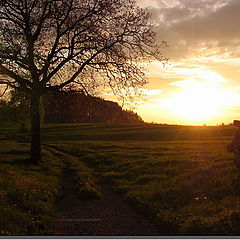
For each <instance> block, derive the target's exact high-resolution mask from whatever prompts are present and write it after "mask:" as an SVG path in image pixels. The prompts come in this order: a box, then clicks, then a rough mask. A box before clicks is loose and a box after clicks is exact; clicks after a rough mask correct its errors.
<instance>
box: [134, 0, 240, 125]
mask: <svg viewBox="0 0 240 240" xmlns="http://www.w3.org/2000/svg"><path fill="white" fill-rule="evenodd" d="M139 4H141V5H142V6H144V7H148V8H149V9H150V11H151V13H152V15H153V21H154V22H155V24H156V25H157V32H158V40H159V41H162V40H166V41H167V42H168V45H169V48H167V49H164V50H163V53H164V55H165V56H167V57H168V58H169V62H168V64H167V66H165V68H163V66H162V65H161V64H159V63H158V62H153V63H152V64H151V65H150V66H149V67H148V74H147V75H148V81H149V84H148V85H147V86H146V90H144V92H145V94H146V96H145V97H144V99H145V100H144V101H143V102H142V103H141V104H140V105H139V106H138V107H137V108H136V111H137V112H138V114H139V115H140V116H141V117H142V118H143V119H144V120H145V121H147V122H157V123H171V124H175V123H176V124H193V125H198V124H200V125H202V124H207V125H216V124H221V123H223V122H224V123H229V122H232V121H233V120H234V119H240V27H239V23H240V1H239V0H139Z"/></svg>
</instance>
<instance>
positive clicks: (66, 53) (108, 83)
mask: <svg viewBox="0 0 240 240" xmlns="http://www.w3.org/2000/svg"><path fill="white" fill-rule="evenodd" d="M155 40H156V38H155V32H154V29H153V24H152V23H151V21H150V14H149V12H148V11H147V10H146V9H143V8H141V7H139V6H138V5H137V4H136V1H135V0H84V1H83V0H0V84H3V85H4V86H8V87H12V88H15V89H20V90H21V91H24V92H26V93H28V94H29V95H30V96H31V112H32V121H31V125H32V158H35V159H38V160H37V161H40V157H39V156H40V147H39V146H40V121H39V101H40V96H41V95H43V94H45V93H46V92H47V91H54V90H55V91H57V90H60V89H65V88H69V87H71V89H78V90H81V91H82V92H85V93H87V94H93V93H94V92H95V90H96V89H98V88H99V87H102V88H105V87H108V88H111V89H112V91H113V92H114V93H115V94H121V93H122V89H125V90H126V91H124V94H126V93H127V92H128V90H129V89H131V91H132V89H137V88H138V87H141V86H143V85H144V84H145V83H146V79H145V75H144V71H143V69H142V67H141V65H140V62H146V61H149V60H150V59H151V58H157V59H158V60H163V56H162V54H161V52H160V49H161V47H164V46H165V45H166V43H165V42H162V44H160V45H157V44H156V43H155ZM33 145H34V146H35V147H33ZM34 153H35V156H33V154H34Z"/></svg>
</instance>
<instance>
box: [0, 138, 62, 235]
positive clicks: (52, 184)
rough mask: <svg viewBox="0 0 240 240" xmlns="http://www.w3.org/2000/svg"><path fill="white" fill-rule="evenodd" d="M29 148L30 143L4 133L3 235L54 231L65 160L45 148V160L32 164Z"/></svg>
mask: <svg viewBox="0 0 240 240" xmlns="http://www.w3.org/2000/svg"><path fill="white" fill-rule="evenodd" d="M28 151H29V145H28V144H25V143H18V142H16V141H13V140H10V139H9V137H5V136H4V135H1V144H0V161H1V165H0V209H1V210H0V235H20V236H21V235H51V234H54V229H53V218H54V216H55V212H54V204H55V200H56V198H57V197H58V196H59V178H60V176H61V169H62V163H61V161H59V159H57V158H56V157H54V155H53V154H51V153H50V152H49V151H46V150H45V149H43V161H44V163H43V164H41V165H39V166H35V165H31V164H29V162H28V159H29V154H28Z"/></svg>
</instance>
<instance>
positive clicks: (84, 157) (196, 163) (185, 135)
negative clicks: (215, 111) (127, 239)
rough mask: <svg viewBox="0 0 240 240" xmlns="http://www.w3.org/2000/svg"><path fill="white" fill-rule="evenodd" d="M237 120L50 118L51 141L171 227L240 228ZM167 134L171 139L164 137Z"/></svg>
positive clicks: (171, 230) (200, 231) (217, 231)
mask: <svg viewBox="0 0 240 240" xmlns="http://www.w3.org/2000/svg"><path fill="white" fill-rule="evenodd" d="M234 131H235V129H234V128H233V127H181V126H175V127H166V126H157V125H149V126H148V125H137V126H136V125H106V124H100V125H96V124H94V125H91V124H85V125H75V126H72V125H66V126H65V125H58V126H57V127H56V126H54V127H53V128H51V126H49V125H48V126H46V132H45V133H44V134H45V141H46V139H48V140H47V142H48V144H50V145H51V144H52V142H53V140H52V139H54V135H55V134H56V135H57V136H58V137H60V138H61V139H62V140H61V143H60V142H58V143H56V142H55V143H54V145H55V147H56V145H57V146H58V149H59V150H61V151H63V152H66V153H68V154H70V155H72V156H76V157H78V158H79V159H80V161H82V162H84V163H85V164H87V166H90V167H92V168H93V169H95V171H96V172H98V173H99V174H101V175H102V176H103V177H104V178H105V179H106V181H110V182H112V184H113V185H114V187H115V189H116V190H117V191H119V192H120V193H121V194H123V195H124V196H125V197H126V198H128V199H129V200H130V201H131V202H133V203H134V204H135V206H136V207H137V208H138V209H139V210H141V211H144V212H145V213H147V214H149V215H150V216H151V217H152V218H153V219H154V221H156V222H157V223H158V224H159V226H160V227H162V228H163V229H165V230H166V232H165V234H169V235H171V234H183V235H236V234H239V233H240V230H239V228H238V224H239V221H237V220H236V219H238V218H240V217H239V216H240V198H239V196H238V194H237V193H236V191H235V189H234V187H233V184H232V182H233V180H234V179H235V178H236V176H237V172H236V169H235V167H234V165H233V162H232V156H231V154H229V153H227V152H226V145H227V143H228V142H229V141H230V139H231V138H232V136H233V134H234ZM165 139H167V140H165Z"/></svg>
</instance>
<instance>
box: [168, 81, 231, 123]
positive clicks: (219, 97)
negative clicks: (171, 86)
mask: <svg viewBox="0 0 240 240" xmlns="http://www.w3.org/2000/svg"><path fill="white" fill-rule="evenodd" d="M233 96H234V94H233V92H232V91H230V90H227V89H224V88H223V87H221V86H220V85H218V84H216V83H213V82H207V81H202V82H201V81H192V82H191V84H189V85H186V86H185V87H184V89H181V90H179V91H178V93H177V94H175V95H174V96H172V97H171V98H169V99H168V101H167V107H168V109H169V110H170V111H171V112H172V113H174V114H175V115H178V116H179V117H181V118H184V119H186V120H197V121H202V120H208V119H210V118H212V117H215V116H217V115H219V114H220V113H221V111H222V110H223V109H226V108H227V107H228V106H229V105H230V104H231V102H232V100H233Z"/></svg>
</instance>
